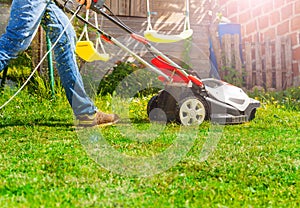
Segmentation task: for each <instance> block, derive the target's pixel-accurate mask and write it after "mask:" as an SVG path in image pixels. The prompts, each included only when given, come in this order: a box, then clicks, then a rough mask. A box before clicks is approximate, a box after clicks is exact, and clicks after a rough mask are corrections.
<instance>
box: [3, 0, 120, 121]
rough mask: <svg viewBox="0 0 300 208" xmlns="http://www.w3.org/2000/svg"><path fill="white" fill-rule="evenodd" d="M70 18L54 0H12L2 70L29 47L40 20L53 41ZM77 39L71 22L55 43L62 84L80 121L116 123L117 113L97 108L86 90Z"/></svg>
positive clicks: (86, 1)
mask: <svg viewBox="0 0 300 208" xmlns="http://www.w3.org/2000/svg"><path fill="white" fill-rule="evenodd" d="M77 1H78V2H79V3H80V4H84V3H86V8H87V9H89V8H90V5H91V0H77ZM68 22H69V19H68V17H67V16H66V15H65V14H64V12H63V11H62V10H61V9H60V8H59V7H58V6H57V5H56V4H55V2H54V1H53V0H13V2H12V5H11V11H10V19H9V22H8V25H7V28H6V32H5V33H4V34H3V35H2V36H1V37H0V71H2V70H3V69H4V68H5V67H6V66H7V64H8V62H9V60H10V59H13V58H16V57H17V55H18V53H19V52H21V51H24V50H26V49H27V48H28V46H29V45H30V43H31V41H32V39H33V37H34V34H35V31H36V29H37V28H38V26H39V24H40V23H41V24H42V26H43V28H44V30H45V31H46V33H47V34H48V36H49V38H50V40H51V42H52V43H54V42H56V40H57V38H58V37H59V35H60V34H61V33H62V32H63V30H64V29H65V27H66V26H67V25H68ZM75 42H76V34H75V31H74V29H73V27H72V26H71V25H69V26H68V27H67V29H66V31H65V32H64V34H63V36H62V37H61V38H60V40H59V41H58V43H57V45H56V46H55V47H54V55H55V59H56V62H57V69H58V73H59V76H60V78H61V82H62V85H63V87H64V89H65V92H66V96H67V99H68V101H69V103H70V105H71V107H72V109H73V112H74V115H75V117H76V119H77V120H78V125H83V126H95V125H107V124H113V123H116V122H117V121H118V116H117V115H115V114H106V113H103V112H100V111H98V110H97V107H96V106H95V105H94V103H93V102H92V101H91V100H90V98H89V97H88V95H87V94H86V92H85V89H84V86H83V82H82V77H81V75H80V73H79V70H78V66H77V63H76V57H75V52H74V51H75Z"/></svg>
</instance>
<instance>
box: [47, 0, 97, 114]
mask: <svg viewBox="0 0 300 208" xmlns="http://www.w3.org/2000/svg"><path fill="white" fill-rule="evenodd" d="M42 25H43V26H44V28H45V30H46V32H47V34H48V35H49V37H50V39H51V42H52V43H54V42H55V41H56V40H57V38H58V37H59V35H60V34H61V33H62V32H63V30H64V29H65V27H67V29H66V31H65V32H64V34H63V35H62V37H61V38H60V40H59V41H58V43H57V45H56V46H55V47H54V55H55V60H56V63H57V69H58V73H59V75H60V78H61V82H62V85H63V87H64V89H65V91H66V95H67V99H68V101H69V103H70V105H71V106H72V109H73V111H74V114H75V116H79V115H83V114H90V115H92V114H95V112H96V111H97V108H96V107H95V105H94V104H93V102H92V101H91V100H90V98H89V97H88V95H87V94H86V92H85V90H84V86H83V82H82V77H81V75H80V73H79V70H78V66H77V63H76V57H75V43H76V34H75V31H74V29H73V27H72V25H71V24H69V19H68V17H67V16H66V15H65V14H64V12H63V11H62V10H61V9H60V8H58V7H57V6H56V5H55V3H53V2H51V3H50V4H49V5H48V7H47V9H46V12H45V15H44V17H43V18H42Z"/></svg>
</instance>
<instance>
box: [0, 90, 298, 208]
mask: <svg viewBox="0 0 300 208" xmlns="http://www.w3.org/2000/svg"><path fill="white" fill-rule="evenodd" d="M296 90H299V88H296ZM11 95H12V92H11V91H10V90H6V91H5V93H4V94H3V95H1V96H0V103H1V104H2V103H4V102H5V101H6V100H7V99H8V98H9V97H10V96H11ZM259 99H260V100H261V101H262V107H261V108H259V110H258V112H257V117H256V118H255V119H254V120H253V121H252V122H250V123H245V124H241V125H227V126H222V127H220V126H217V125H216V126H214V125H212V124H210V123H209V122H206V123H204V124H203V125H201V126H199V127H197V129H196V130H195V129H193V130H192V133H193V135H194V136H191V138H192V139H193V140H192V144H193V145H192V146H191V148H190V149H189V148H184V147H183V149H184V150H186V152H185V153H184V154H183V156H182V158H180V161H178V163H175V164H172V165H170V166H168V165H169V164H164V165H166V167H161V169H160V170H163V171H160V172H158V173H157V174H156V172H155V171H154V170H153V172H151V171H152V170H151V169H149V170H150V171H149V172H148V173H149V174H148V175H147V174H145V175H146V176H147V177H141V175H139V174H137V175H136V176H134V174H131V173H133V172H132V170H131V169H130V168H129V169H128V171H126V168H125V165H124V164H123V165H120V169H118V167H112V169H110V170H109V168H108V169H107V168H103V167H102V166H101V165H99V164H98V163H97V162H95V159H94V158H93V157H91V156H90V155H89V152H88V151H86V149H87V146H86V145H82V141H84V138H83V136H82V134H80V133H79V132H80V130H77V129H76V128H74V126H73V116H72V113H71V109H70V107H69V106H68V104H67V102H66V100H65V99H64V98H63V97H61V96H57V98H56V99H55V100H51V99H44V98H41V97H39V96H36V95H32V94H30V93H27V92H26V91H23V92H21V94H20V95H18V96H17V98H16V99H14V100H13V101H12V103H10V104H9V105H8V106H7V107H5V108H4V109H2V110H0V161H1V162H0V207H299V206H300V133H299V126H300V113H299V109H297V108H296V109H293V107H291V105H284V104H278V101H277V100H276V99H275V98H273V97H267V96H266V95H264V96H260V97H259ZM96 102H97V104H98V105H99V106H102V107H101V108H102V109H103V110H105V111H110V108H109V103H110V98H109V97H104V98H98V99H97V101H96ZM146 103H147V99H145V98H144V99H143V98H141V99H137V100H134V101H133V103H132V104H131V107H130V116H131V119H132V120H134V124H132V125H131V126H126V125H125V124H118V125H119V126H118V125H116V126H111V127H105V128H102V129H101V130H98V129H97V130H96V131H100V132H101V134H102V135H105V138H106V139H107V142H108V143H109V144H110V145H111V146H112V147H113V148H114V149H115V150H117V152H120V153H123V154H127V155H130V156H132V157H134V158H138V157H147V156H151V155H152V156H153V155H155V154H156V153H160V152H163V151H165V150H166V149H167V148H168V146H170V145H172V143H173V142H174V141H175V140H176V135H177V136H178V135H181V134H185V133H187V130H186V129H185V128H182V127H180V126H178V125H174V124H171V125H167V126H165V128H164V130H163V132H162V133H161V134H159V135H158V136H157V139H149V138H148V139H147V135H146V136H145V137H143V138H142V141H139V137H138V136H137V138H134V139H131V138H130V137H131V136H133V134H128V135H124V134H122V133H120V132H121V130H120V129H122V130H124V129H127V130H126V132H127V131H128V132H129V133H130V131H129V129H135V131H137V132H139V134H138V135H142V133H141V132H145V134H149V133H153V132H151V131H152V130H153V131H155V130H156V129H155V127H154V128H153V129H152V130H151V128H150V130H149V123H148V122H147V120H146V114H145V104H146ZM214 128H215V129H217V133H216V134H215V136H216V137H217V138H216V140H215V141H217V142H216V143H215V144H216V145H215V149H213V150H214V151H212V152H211V153H210V154H209V155H208V157H207V159H206V160H205V161H201V155H200V152H201V151H202V150H203V146H204V145H205V144H206V141H207V138H209V136H210V135H212V134H211V132H212V129H214ZM178 132H179V134H178ZM174 135H175V137H174ZM186 135H188V136H190V134H186ZM202 159H203V158H202ZM100 160H101V158H100ZM96 161H97V160H96ZM145 167H146V166H145ZM146 168H147V167H146ZM164 168H165V169H164ZM136 169H137V170H138V171H142V170H141V168H140V167H136ZM118 170H119V173H117V172H118ZM146 170H147V169H146ZM130 171H131V172H130ZM138 171H137V172H136V173H139V172H138ZM147 171H148V170H147ZM144 173H145V172H144Z"/></svg>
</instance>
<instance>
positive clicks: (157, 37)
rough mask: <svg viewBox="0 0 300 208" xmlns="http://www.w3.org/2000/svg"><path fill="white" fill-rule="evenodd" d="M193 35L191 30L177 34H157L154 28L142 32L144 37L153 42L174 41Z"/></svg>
mask: <svg viewBox="0 0 300 208" xmlns="http://www.w3.org/2000/svg"><path fill="white" fill-rule="evenodd" d="M192 35H193V30H192V29H188V30H184V31H183V32H181V33H180V34H178V35H164V34H159V33H158V32H157V31H156V30H146V31H145V32H144V37H145V38H146V39H147V40H149V41H152V42H155V43H174V42H178V41H181V40H184V39H187V38H189V37H191V36H192Z"/></svg>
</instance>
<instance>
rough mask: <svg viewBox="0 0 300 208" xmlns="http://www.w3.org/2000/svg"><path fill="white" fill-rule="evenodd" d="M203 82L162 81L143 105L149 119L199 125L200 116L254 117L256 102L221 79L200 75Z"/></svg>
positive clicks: (226, 120)
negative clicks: (158, 89) (157, 90)
mask: <svg viewBox="0 0 300 208" xmlns="http://www.w3.org/2000/svg"><path fill="white" fill-rule="evenodd" d="M201 81H202V82H203V86H201V87H200V86H197V85H193V84H192V85H189V84H182V83H171V84H166V85H165V88H164V89H163V90H161V91H160V92H159V93H158V94H157V95H155V96H154V97H152V98H151V99H150V101H149V103H148V106H147V113H148V116H149V119H150V121H158V122H165V121H166V122H178V123H181V124H183V125H200V124H201V123H202V122H203V121H204V120H211V121H212V122H215V123H219V124H240V123H244V122H248V121H251V120H252V119H254V117H255V113H256V109H257V108H258V107H259V106H260V102H259V101H257V100H254V99H252V98H250V97H248V95H247V94H246V93H245V92H244V91H243V90H242V89H241V88H238V87H236V86H233V85H231V84H228V83H226V82H224V81H221V80H216V79H210V78H209V79H203V80H201Z"/></svg>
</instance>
